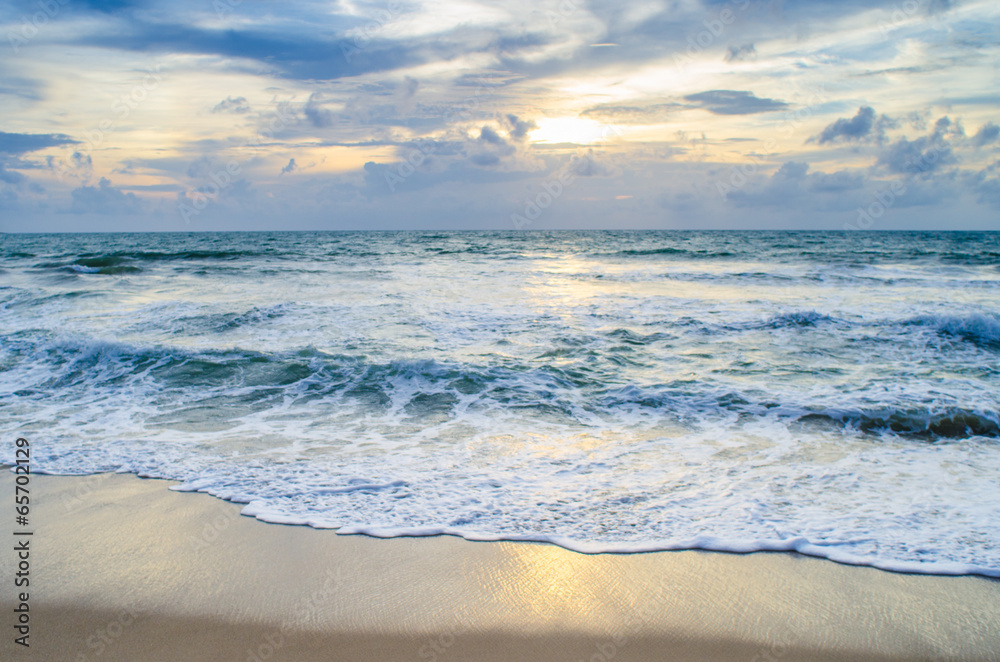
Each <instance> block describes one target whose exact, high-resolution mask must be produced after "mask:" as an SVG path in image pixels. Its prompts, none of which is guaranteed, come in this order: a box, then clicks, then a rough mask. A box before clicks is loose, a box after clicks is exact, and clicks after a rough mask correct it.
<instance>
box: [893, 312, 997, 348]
mask: <svg viewBox="0 0 1000 662" xmlns="http://www.w3.org/2000/svg"><path fill="white" fill-rule="evenodd" d="M903 323H904V324H906V325H912V326H924V327H930V328H932V329H934V330H936V331H937V332H938V333H939V334H941V335H945V336H953V337H955V338H960V339H962V340H965V341H967V342H970V343H972V344H974V345H977V346H980V347H987V348H996V347H1000V315H998V314H996V313H992V314H982V313H976V314H972V315H966V316H957V315H918V316H917V317H912V318H910V319H908V320H905V321H904V322H903Z"/></svg>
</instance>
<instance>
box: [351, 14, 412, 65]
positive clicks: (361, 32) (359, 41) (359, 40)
mask: <svg viewBox="0 0 1000 662" xmlns="http://www.w3.org/2000/svg"><path fill="white" fill-rule="evenodd" d="M402 9H403V5H402V4H400V3H399V2H395V1H392V2H389V4H387V5H386V7H385V9H380V10H379V11H377V12H375V16H374V17H372V20H370V21H369V22H368V23H366V24H365V26H364V27H363V28H359V29H358V30H357V31H355V34H354V37H353V38H352V39H351V41H350V42H347V41H341V42H340V53H341V55H343V56H344V60H345V61H346V62H347V63H350V62H351V60H353V59H354V57H355V56H356V55H357V54H358V53H360V52H361V51H363V50H364V49H366V48H368V46H370V45H371V43H372V38H373V37H374V36H375V35H377V34H378V33H379V32H381V31H382V30H384V29H385V26H386V25H387V24H388V23H389V22H390V21H393V20H395V19H396V18H397V17H398V16H399V14H400V12H401V11H402Z"/></svg>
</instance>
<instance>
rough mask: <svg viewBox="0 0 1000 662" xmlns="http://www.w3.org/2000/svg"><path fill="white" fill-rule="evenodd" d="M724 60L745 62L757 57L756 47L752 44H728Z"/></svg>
mask: <svg viewBox="0 0 1000 662" xmlns="http://www.w3.org/2000/svg"><path fill="white" fill-rule="evenodd" d="M725 59H726V62H746V61H748V60H756V59H757V48H756V47H755V46H754V45H753V44H743V45H742V46H730V47H729V48H728V49H726V57H725Z"/></svg>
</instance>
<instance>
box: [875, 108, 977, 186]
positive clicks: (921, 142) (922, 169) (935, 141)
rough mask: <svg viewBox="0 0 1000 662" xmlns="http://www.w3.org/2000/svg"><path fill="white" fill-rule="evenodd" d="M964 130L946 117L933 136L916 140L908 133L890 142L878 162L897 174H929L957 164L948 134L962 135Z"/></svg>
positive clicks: (935, 127)
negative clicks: (911, 138)
mask: <svg viewBox="0 0 1000 662" xmlns="http://www.w3.org/2000/svg"><path fill="white" fill-rule="evenodd" d="M960 132H961V127H960V126H956V125H955V124H953V123H952V122H951V120H950V119H949V118H947V117H942V118H941V119H939V120H938V121H937V123H936V124H935V125H934V132H933V133H931V135H929V136H922V137H920V138H917V139H916V140H912V141H911V140H908V139H907V138H906V137H905V136H904V137H902V138H899V139H898V140H896V141H895V142H892V143H890V144H889V145H888V146H886V148H885V149H883V150H882V152H881V153H880V154H879V157H878V161H877V165H880V166H884V167H885V168H887V169H888V170H889V172H893V173H898V174H908V175H917V176H922V177H927V176H929V175H930V174H931V173H934V172H937V171H939V170H940V169H941V167H942V166H945V165H950V164H953V163H957V161H958V160H957V158H956V156H955V152H954V150H953V148H952V144H951V142H950V141H949V140H948V136H956V135H960Z"/></svg>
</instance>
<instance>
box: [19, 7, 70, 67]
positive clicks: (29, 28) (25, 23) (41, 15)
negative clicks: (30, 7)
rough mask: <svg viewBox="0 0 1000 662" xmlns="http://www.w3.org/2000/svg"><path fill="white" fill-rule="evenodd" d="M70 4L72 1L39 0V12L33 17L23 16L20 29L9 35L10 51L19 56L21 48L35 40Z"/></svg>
mask: <svg viewBox="0 0 1000 662" xmlns="http://www.w3.org/2000/svg"><path fill="white" fill-rule="evenodd" d="M69 2H70V0H38V1H37V2H36V4H37V5H38V8H39V11H36V12H35V13H34V14H32V15H31V16H27V15H22V16H21V25H20V27H19V28H18V29H16V30H11V31H10V32H8V33H7V41H9V42H10V49H11V50H12V51H13V52H14V54H15V55H17V54H18V53H19V52H20V51H21V46H26V45H27V44H28V42H29V41H31V40H32V39H34V38H35V37H36V36H37V35H38V33H39V31H40V30H41V29H42V28H44V27H45V26H46V25H48V24H49V22H50V21H51V20H52V19H54V18H55V17H56V16H58V15H59V12H60V10H61V9H62V8H63V7H65V6H66V5H68V4H69Z"/></svg>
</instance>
